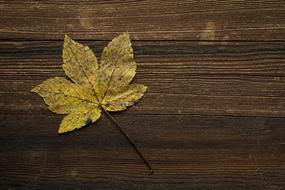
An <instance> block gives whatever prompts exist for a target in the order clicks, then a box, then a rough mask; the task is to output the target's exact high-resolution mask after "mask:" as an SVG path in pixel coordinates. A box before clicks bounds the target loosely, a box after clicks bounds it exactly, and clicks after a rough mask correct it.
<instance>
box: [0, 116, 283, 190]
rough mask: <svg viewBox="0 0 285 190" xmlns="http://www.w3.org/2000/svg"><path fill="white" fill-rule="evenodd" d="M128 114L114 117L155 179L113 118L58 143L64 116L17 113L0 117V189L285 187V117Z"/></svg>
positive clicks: (100, 121)
mask: <svg viewBox="0 0 285 190" xmlns="http://www.w3.org/2000/svg"><path fill="white" fill-rule="evenodd" d="M128 112H130V111H126V112H124V113H119V114H116V115H115V117H116V119H117V120H118V122H120V123H121V125H122V126H124V129H125V130H126V131H128V133H129V134H130V135H131V136H132V138H133V139H134V141H135V142H136V144H137V145H138V147H139V148H140V149H141V151H142V152H143V153H144V154H145V156H146V158H147V159H148V160H149V161H150V163H151V164H152V165H153V167H154V168H155V175H153V176H151V175H149V174H148V171H147V169H146V168H145V166H144V165H143V163H142V162H141V160H140V159H139V158H138V156H137V155H136V154H135V153H134V152H133V150H132V149H131V148H130V147H129V145H128V143H127V142H126V141H125V139H124V138H123V137H122V136H121V135H120V134H119V133H117V130H116V129H115V128H114V127H113V126H112V124H111V122H110V121H108V120H107V117H104V116H103V117H102V118H101V119H100V120H99V122H97V123H96V124H94V125H91V126H89V127H87V128H84V129H83V130H79V131H76V132H74V133H72V134H69V135H65V136H61V137H59V136H58V135H57V134H56V131H57V126H58V124H59V122H60V119H61V116H56V115H49V116H47V115H45V114H44V115H42V114H41V113H39V112H38V113H35V114H34V115H25V114H23V115H18V116H17V120H16V121H15V120H14V119H15V116H14V115H5V116H3V115H2V117H1V120H2V121H5V122H2V124H1V144H2V145H4V146H3V147H4V148H3V149H2V151H1V153H0V154H1V155H0V156H1V158H2V159H1V163H0V164H1V166H2V167H1V171H2V172H1V173H2V175H1V179H2V182H3V183H2V186H0V187H2V188H4V187H14V188H15V189H16V188H21V187H29V188H51V187H56V188H59V187H60V188H59V189H61V188H62V189H65V188H68V189H76V188H80V189H92V188H93V189H94V188H95V189H96V188H98V189H185V188H191V189H201V188H203V189H212V188H215V189H216V188H217V189H229V188H233V189H244V188H249V189H270V188H273V189H274V188H277V189H278V187H282V186H284V185H285V184H284V180H283V178H284V175H285V173H284V171H285V170H284V169H285V165H284V152H283V150H284V144H282V141H283V139H284V136H285V133H284V130H283V128H282V126H283V124H284V122H285V120H284V118H260V117H218V116H189V115H177V116H173V115H148V116H145V115H132V116H131V117H130V115H129V113H128ZM15 131H17V132H16V133H15ZM18 134H21V135H20V136H18ZM110 139H111V140H110ZM3 158H4V159H3ZM64 184H66V185H64ZM5 185H6V186H5Z"/></svg>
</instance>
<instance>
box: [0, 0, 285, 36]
mask: <svg viewBox="0 0 285 190" xmlns="http://www.w3.org/2000/svg"><path fill="white" fill-rule="evenodd" d="M0 2H1V7H0V34H1V35H0V38H1V39H14V38H20V39H30V38H33V39H48V40H50V39H60V40H61V39H62V35H63V34H64V33H70V34H73V35H74V36H76V38H77V39H96V40H99V39H111V38H112V37H113V36H114V34H119V33H121V32H124V31H129V32H130V33H131V34H132V36H133V39H140V40H161V39H165V40H178V39H179V40H197V39H198V40H284V34H285V15H284V11H285V6H284V1H283V0H265V1H264V0H263V1H260V0H251V1H229V0H221V1H209V0H207V1H193V0H190V1H185V0H183V1H175V0H167V1H165V0H148V1H139V0H127V1H118V0H112V1H104V0H103V1H93V0H82V1H80V2H75V1H70V0H58V1H51V0H43V1H23V0H14V1H0Z"/></svg>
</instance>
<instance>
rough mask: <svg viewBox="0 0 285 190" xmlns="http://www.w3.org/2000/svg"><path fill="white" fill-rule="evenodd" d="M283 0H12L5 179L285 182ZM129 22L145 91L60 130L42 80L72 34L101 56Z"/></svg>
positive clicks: (4, 45)
mask: <svg viewBox="0 0 285 190" xmlns="http://www.w3.org/2000/svg"><path fill="white" fill-rule="evenodd" d="M284 11H285V3H284V2H283V1H246V2H245V1H170V0H169V1H158V0H153V1H124V2H121V1H116V0H112V1H91V0H84V1H80V3H79V1H68V0H62V1H49V0H45V1H19V0H15V1H0V15H1V17H0V73H1V75H0V144H1V148H0V189H100V190H101V189H102V190H104V189H108V190H109V189H110V190H113V189H130V190H131V189H132V190H133V189H149V190H158V189H159V190H160V189H166V190H170V189H197V190H198V189H203V190H204V189H227V190H228V189H233V190H237V189H274V190H279V189H284V188H285V180H284V179H285V128H284V127H285V16H284ZM122 31H129V32H130V33H131V36H132V39H133V47H134V53H135V59H136V62H137V63H138V71H137V75H136V78H135V81H136V82H140V83H144V84H146V85H147V86H148V87H149V90H148V92H147V94H146V95H145V97H144V98H143V99H142V100H141V101H140V102H139V103H138V104H137V105H135V106H134V107H132V108H130V109H129V110H127V111H124V112H121V113H116V114H114V117H115V118H116V119H117V120H118V122H119V123H120V124H121V125H122V126H123V128H124V129H125V130H126V131H127V133H128V134H129V135H130V136H131V137H132V139H133V140H134V141H135V143H136V144H137V146H138V147H139V149H140V150H141V151H142V152H143V154H144V155H145V157H146V158H147V159H148V160H149V162H150V163H151V164H152V166H153V168H154V171H155V174H154V175H149V173H148V171H147V169H146V167H145V166H144V165H143V163H142V161H141V160H140V159H139V157H138V156H137V155H136V154H135V152H134V151H133V150H132V149H131V147H130V146H129V144H128V143H127V142H126V141H125V139H124V138H123V137H122V136H121V134H120V133H118V131H117V130H116V129H115V128H114V127H113V126H112V124H111V122H110V121H109V120H108V118H107V117H105V116H104V115H103V117H102V118H101V119H100V120H99V121H98V122H96V123H95V124H92V125H91V126H89V127H86V128H84V129H83V130H78V131H76V132H73V133H70V134H67V135H58V134H57V133H56V132H57V128H58V125H59V123H60V120H61V119H62V116H60V115H55V114H53V113H51V112H50V111H49V110H48V109H47V108H46V106H45V105H44V103H43V101H42V99H41V98H40V97H39V96H37V95H36V94H32V93H30V89H31V88H32V87H33V86H35V85H37V84H39V83H40V82H42V81H43V80H45V79H47V78H49V77H52V76H64V73H63V71H62V69H61V64H62V60H61V49H62V44H63V34H64V33H69V34H70V36H71V37H73V38H75V39H77V40H82V41H81V42H82V43H84V44H86V45H89V46H91V47H92V49H93V50H94V51H95V53H96V55H97V56H98V57H99V55H101V52H102V49H103V47H104V46H105V45H106V44H107V43H108V41H107V40H110V39H111V38H113V37H114V36H116V35H117V34H119V33H120V32H122Z"/></svg>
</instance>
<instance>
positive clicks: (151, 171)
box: [102, 107, 153, 174]
mask: <svg viewBox="0 0 285 190" xmlns="http://www.w3.org/2000/svg"><path fill="white" fill-rule="evenodd" d="M102 109H103V110H104V112H105V114H106V115H107V116H108V117H109V119H110V120H111V121H112V123H113V124H114V125H115V126H116V127H117V129H119V131H120V132H121V133H122V134H123V135H124V137H125V138H126V139H127V141H128V142H129V143H130V145H132V147H133V148H134V150H135V151H136V152H137V154H138V155H139V156H140V158H141V159H142V161H143V162H144V163H145V165H146V166H147V167H148V169H149V172H150V174H153V170H152V168H151V166H150V164H149V163H148V161H147V160H146V159H145V158H144V156H143V155H142V153H141V152H140V151H139V149H138V148H137V147H136V145H135V144H134V142H133V141H132V140H131V138H130V137H129V135H128V134H127V133H125V131H124V130H123V129H122V127H121V126H120V125H119V123H118V122H117V121H116V120H115V118H114V117H113V116H112V115H111V114H110V113H109V112H108V111H107V110H105V109H104V108H103V107H102Z"/></svg>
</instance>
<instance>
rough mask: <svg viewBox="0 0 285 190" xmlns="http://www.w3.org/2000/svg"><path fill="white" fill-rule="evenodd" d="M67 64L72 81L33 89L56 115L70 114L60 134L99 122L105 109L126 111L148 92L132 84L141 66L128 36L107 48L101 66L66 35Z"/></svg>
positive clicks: (56, 79) (52, 82)
mask: <svg viewBox="0 0 285 190" xmlns="http://www.w3.org/2000/svg"><path fill="white" fill-rule="evenodd" d="M63 63H64V64H63V65H62V67H63V70H64V71H65V74H66V76H67V77H68V78H69V79H71V81H70V80H67V79H65V78H63V77H54V78H50V79H48V80H46V81H44V82H43V83H42V84H40V85H38V86H36V87H34V88H33V89H32V92H36V93H37V94H39V95H40V96H42V97H43V99H44V101H45V103H46V104H47V105H48V108H49V109H50V110H51V111H52V112H55V113H57V114H68V115H67V116H66V117H65V118H64V119H63V120H62V121H61V124H60V127H59V130H58V133H65V132H68V131H73V130H75V129H79V128H81V127H83V126H85V125H87V124H90V123H93V122H95V121H96V120H98V119H99V118H100V116H101V110H102V109H103V110H104V111H105V112H106V113H108V112H107V111H122V110H125V109H127V107H129V106H132V105H133V104H134V103H135V102H136V101H137V100H138V99H140V98H141V97H142V96H143V95H144V93H145V92H146V89H147V87H146V86H144V85H142V84H130V82H131V81H132V79H133V78H134V76H135V73H136V66H137V65H136V63H135V61H134V54H133V49H132V47H131V41H130V37H129V34H128V33H123V34H121V35H119V36H118V37H116V38H114V39H113V40H112V41H111V42H110V43H109V44H108V46H107V47H105V48H104V50H103V53H102V56H101V60H100V63H99V64H98V61H97V58H96V56H95V54H94V53H93V52H92V50H91V49H90V48H89V47H88V46H84V45H82V44H80V43H78V42H75V41H74V40H72V39H71V38H70V37H68V36H67V35H65V38H64V46H63ZM72 81H73V82H72Z"/></svg>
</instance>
